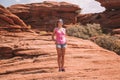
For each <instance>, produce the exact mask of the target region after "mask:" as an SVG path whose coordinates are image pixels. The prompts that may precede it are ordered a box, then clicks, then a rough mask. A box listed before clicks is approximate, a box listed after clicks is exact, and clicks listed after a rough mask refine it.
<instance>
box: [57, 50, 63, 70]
mask: <svg viewBox="0 0 120 80" xmlns="http://www.w3.org/2000/svg"><path fill="white" fill-rule="evenodd" d="M57 57H58V58H57V62H58V67H59V70H60V69H61V68H62V64H61V58H62V55H61V48H57Z"/></svg>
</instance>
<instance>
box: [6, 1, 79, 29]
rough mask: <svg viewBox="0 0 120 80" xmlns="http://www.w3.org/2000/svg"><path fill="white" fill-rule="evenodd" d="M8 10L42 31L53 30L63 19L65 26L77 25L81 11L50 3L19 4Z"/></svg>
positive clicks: (72, 6) (68, 4) (75, 7)
mask: <svg viewBox="0 0 120 80" xmlns="http://www.w3.org/2000/svg"><path fill="white" fill-rule="evenodd" d="M8 9H9V10H10V11H11V12H12V13H14V14H16V15H17V16H19V17H20V18H21V19H22V20H23V21H24V22H25V23H26V24H29V25H31V26H32V27H34V28H40V29H41V30H48V29H49V30H50V31H51V30H52V29H53V28H54V27H55V23H56V20H57V19H59V18H62V19H63V20H64V23H65V24H69V23H75V22H76V16H77V15H78V13H79V11H80V10H81V9H80V8H79V7H78V6H77V5H73V4H70V3H66V2H60V3H58V2H49V1H45V2H43V3H32V4H25V5H23V4H18V5H12V6H10V7H8Z"/></svg>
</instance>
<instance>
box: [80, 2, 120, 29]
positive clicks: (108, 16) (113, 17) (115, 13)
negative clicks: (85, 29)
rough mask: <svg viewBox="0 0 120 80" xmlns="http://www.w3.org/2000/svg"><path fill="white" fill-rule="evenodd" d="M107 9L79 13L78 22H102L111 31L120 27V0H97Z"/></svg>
mask: <svg viewBox="0 0 120 80" xmlns="http://www.w3.org/2000/svg"><path fill="white" fill-rule="evenodd" d="M97 1H99V2H100V3H101V5H102V6H103V7H105V8H106V10H105V11H104V12H103V13H97V14H86V15H79V17H78V22H81V23H83V24H87V23H100V24H101V26H102V27H103V28H107V29H109V30H110V31H111V30H112V29H116V28H120V5H119V4H120V0H97Z"/></svg>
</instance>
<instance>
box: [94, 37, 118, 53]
mask: <svg viewBox="0 0 120 80" xmlns="http://www.w3.org/2000/svg"><path fill="white" fill-rule="evenodd" d="M94 42H95V43H96V44H98V45H99V46H101V47H103V48H105V49H108V50H111V51H114V52H116V53H117V54H119V55H120V39H119V38H117V37H114V36H108V35H104V36H101V37H97V38H96V39H95V40H94Z"/></svg>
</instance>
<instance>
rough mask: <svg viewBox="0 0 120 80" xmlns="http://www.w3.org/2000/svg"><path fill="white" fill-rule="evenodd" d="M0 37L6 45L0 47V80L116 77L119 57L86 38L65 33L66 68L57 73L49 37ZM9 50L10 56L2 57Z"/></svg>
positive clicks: (99, 79)
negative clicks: (11, 56) (11, 55)
mask: <svg viewBox="0 0 120 80" xmlns="http://www.w3.org/2000/svg"><path fill="white" fill-rule="evenodd" d="M5 36H7V37H5ZM0 37H2V39H0V43H1V44H6V45H9V46H8V47H7V46H6V47H2V48H1V47H0V55H1V54H3V53H1V51H3V49H4V50H6V51H4V52H5V53H4V57H3V56H2V57H1V56H0V80H120V56H119V55H117V54H116V53H114V52H111V51H108V50H105V49H103V48H101V47H99V46H98V45H96V44H95V43H93V42H91V41H89V40H83V39H80V38H75V37H69V36H67V40H68V43H67V49H66V54H65V69H66V71H65V72H58V65H57V53H56V48H55V43H54V42H53V41H52V40H51V36H43V35H42V36H40V35H35V34H32V33H27V32H22V33H15V34H13V33H11V34H4V35H0ZM2 40H3V41H2ZM4 46H5V45H4ZM9 47H11V48H9ZM1 49H2V50H1ZM11 51H13V54H14V55H13V56H14V57H13V58H9V59H4V58H5V56H6V57H8V56H10V54H11V53H10V52H11ZM8 52H9V53H8ZM5 54H6V55H5ZM1 58H2V59H1Z"/></svg>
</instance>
